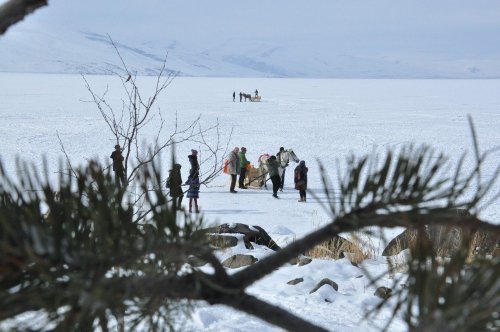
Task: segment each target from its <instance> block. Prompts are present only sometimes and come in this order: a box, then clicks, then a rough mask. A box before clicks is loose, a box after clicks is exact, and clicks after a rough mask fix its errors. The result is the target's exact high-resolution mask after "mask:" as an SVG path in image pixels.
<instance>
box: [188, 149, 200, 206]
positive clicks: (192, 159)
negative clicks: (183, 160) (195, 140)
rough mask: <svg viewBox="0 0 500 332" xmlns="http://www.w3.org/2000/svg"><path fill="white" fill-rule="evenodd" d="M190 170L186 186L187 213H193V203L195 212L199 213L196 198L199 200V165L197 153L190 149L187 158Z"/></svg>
mask: <svg viewBox="0 0 500 332" xmlns="http://www.w3.org/2000/svg"><path fill="white" fill-rule="evenodd" d="M188 159H189V163H190V164H191V169H190V170H189V176H188V179H187V181H186V184H187V185H189V189H188V191H187V195H186V197H187V198H189V212H193V203H194V208H195V212H196V213H199V212H200V209H199V207H198V198H200V196H199V195H200V164H199V163H198V151H197V150H194V149H191V154H190V155H189V156H188Z"/></svg>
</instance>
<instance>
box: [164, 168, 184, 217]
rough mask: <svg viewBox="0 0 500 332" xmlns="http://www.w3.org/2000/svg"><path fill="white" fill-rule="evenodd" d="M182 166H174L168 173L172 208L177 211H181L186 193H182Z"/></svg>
mask: <svg viewBox="0 0 500 332" xmlns="http://www.w3.org/2000/svg"><path fill="white" fill-rule="evenodd" d="M181 167H182V166H181V165H180V164H174V167H173V168H172V169H171V170H170V171H168V172H169V175H168V178H167V188H168V190H169V195H170V197H172V207H173V208H174V209H175V210H180V209H181V203H182V198H183V197H184V193H183V192H182V187H181V186H182V175H181Z"/></svg>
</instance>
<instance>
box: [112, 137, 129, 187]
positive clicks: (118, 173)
mask: <svg viewBox="0 0 500 332" xmlns="http://www.w3.org/2000/svg"><path fill="white" fill-rule="evenodd" d="M110 158H111V159H112V160H113V171H114V172H115V182H116V186H117V187H118V188H121V186H122V185H125V181H126V180H125V169H124V167H123V160H124V158H123V156H122V151H121V149H120V145H118V144H116V145H115V151H113V152H112V153H111V156H110Z"/></svg>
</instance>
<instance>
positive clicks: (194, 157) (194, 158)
mask: <svg viewBox="0 0 500 332" xmlns="http://www.w3.org/2000/svg"><path fill="white" fill-rule="evenodd" d="M188 159H189V163H190V164H191V169H190V170H189V176H188V180H190V179H192V178H194V177H199V176H200V164H199V163H198V151H197V150H194V149H191V154H190V155H189V156H188ZM186 183H187V182H186Z"/></svg>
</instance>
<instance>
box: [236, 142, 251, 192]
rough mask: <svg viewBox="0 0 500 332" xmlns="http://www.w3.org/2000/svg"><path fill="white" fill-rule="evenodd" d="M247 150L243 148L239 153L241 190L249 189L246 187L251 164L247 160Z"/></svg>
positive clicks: (239, 183)
mask: <svg viewBox="0 0 500 332" xmlns="http://www.w3.org/2000/svg"><path fill="white" fill-rule="evenodd" d="M246 153H247V148H246V147H242V148H241V150H240V153H239V155H238V156H239V158H240V179H239V181H238V185H239V187H240V188H241V189H248V188H247V186H245V176H246V174H247V167H248V165H250V162H249V161H248V160H247V156H246Z"/></svg>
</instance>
